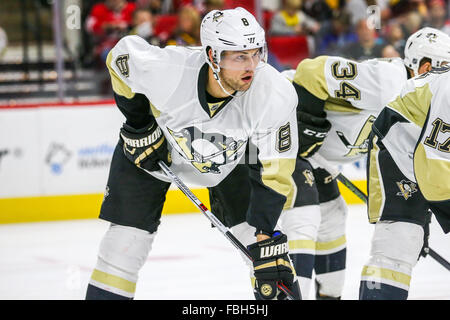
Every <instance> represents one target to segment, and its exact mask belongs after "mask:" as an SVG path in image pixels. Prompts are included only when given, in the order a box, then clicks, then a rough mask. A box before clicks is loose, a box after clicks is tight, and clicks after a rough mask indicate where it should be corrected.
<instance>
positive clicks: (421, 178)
mask: <svg viewBox="0 0 450 320" xmlns="http://www.w3.org/2000/svg"><path fill="white" fill-rule="evenodd" d="M448 172H450V162H449V161H446V160H439V159H429V158H427V154H426V152H425V147H424V146H423V144H422V143H419V145H418V146H417V149H416V151H415V152H414V173H415V175H416V179H417V183H418V184H419V187H420V191H421V192H422V194H423V195H424V197H425V199H427V200H429V201H446V200H449V199H450V179H449V178H448V174H446V173H448Z"/></svg>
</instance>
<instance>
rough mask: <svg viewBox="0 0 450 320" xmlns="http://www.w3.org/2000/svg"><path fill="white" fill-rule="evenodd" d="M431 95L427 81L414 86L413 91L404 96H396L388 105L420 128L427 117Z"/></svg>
mask: <svg viewBox="0 0 450 320" xmlns="http://www.w3.org/2000/svg"><path fill="white" fill-rule="evenodd" d="M432 96H433V94H432V93H431V91H430V87H429V84H428V83H427V84H425V85H424V86H422V87H416V88H415V90H414V91H412V92H409V93H407V94H405V95H404V96H398V97H397V99H395V100H394V101H392V102H391V103H389V104H388V106H389V107H391V108H392V109H394V110H395V111H397V112H398V113H400V114H401V115H402V116H403V117H405V118H406V119H408V120H409V121H411V122H413V123H415V124H416V125H418V126H419V127H421V128H422V127H423V125H424V124H425V120H426V118H427V114H428V109H429V108H430V103H431V98H432Z"/></svg>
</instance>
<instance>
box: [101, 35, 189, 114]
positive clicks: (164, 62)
mask: <svg viewBox="0 0 450 320" xmlns="http://www.w3.org/2000/svg"><path fill="white" fill-rule="evenodd" d="M184 50H185V49H184V48H179V47H175V46H169V47H166V48H160V47H157V46H153V45H150V44H149V43H147V42H146V41H145V40H144V39H142V38H141V37H139V36H135V35H133V36H126V37H124V38H122V39H121V40H120V41H119V42H118V43H117V44H116V45H115V46H114V48H112V49H111V51H110V52H109V54H108V57H107V60H106V65H107V67H108V70H109V73H110V75H111V83H112V87H113V90H114V92H115V93H117V94H119V95H121V96H124V97H126V98H131V97H133V95H134V94H136V93H142V94H145V95H146V96H147V98H148V99H149V100H150V101H151V102H152V104H154V105H157V106H159V107H162V106H164V105H165V104H166V102H167V101H168V99H169V98H170V97H171V96H172V95H173V92H174V91H175V90H176V88H177V84H178V83H179V81H180V79H181V77H182V74H183V68H182V67H181V66H184V65H185V59H186V55H185V54H184V53H185V52H184Z"/></svg>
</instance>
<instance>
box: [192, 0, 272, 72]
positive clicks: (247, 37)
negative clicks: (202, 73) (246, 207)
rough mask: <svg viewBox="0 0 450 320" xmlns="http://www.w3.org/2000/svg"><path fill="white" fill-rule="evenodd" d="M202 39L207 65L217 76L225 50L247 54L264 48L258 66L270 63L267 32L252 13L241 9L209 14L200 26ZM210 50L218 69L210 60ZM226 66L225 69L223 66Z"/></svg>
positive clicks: (216, 11)
mask: <svg viewBox="0 0 450 320" xmlns="http://www.w3.org/2000/svg"><path fill="white" fill-rule="evenodd" d="M200 40H201V43H202V50H203V53H204V55H205V58H206V62H207V63H208V64H209V65H210V66H211V68H212V70H213V71H214V73H215V74H216V73H218V72H219V71H220V66H221V59H222V53H223V52H224V51H245V50H252V49H257V48H260V49H261V50H260V52H259V54H258V57H259V58H260V59H259V60H258V66H260V65H262V64H264V63H265V62H266V61H267V45H266V39H265V32H264V29H263V28H262V27H261V26H260V25H259V23H258V21H256V19H255V17H254V16H253V15H252V14H251V13H250V12H248V11H247V10H245V9H244V8H241V7H238V8H235V9H228V10H212V11H210V12H208V14H207V15H206V16H205V17H204V18H203V20H202V23H201V26H200ZM209 48H211V50H212V56H213V61H214V64H215V65H216V67H215V66H213V64H212V63H211V61H210V59H209V57H208V49H209ZM260 62H262V64H261V63H260ZM222 67H224V66H223V64H222ZM216 76H217V75H216Z"/></svg>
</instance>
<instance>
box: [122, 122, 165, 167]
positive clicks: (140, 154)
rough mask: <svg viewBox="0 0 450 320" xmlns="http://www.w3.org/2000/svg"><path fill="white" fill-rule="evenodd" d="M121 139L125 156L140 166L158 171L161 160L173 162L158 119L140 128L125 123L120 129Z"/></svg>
mask: <svg viewBox="0 0 450 320" xmlns="http://www.w3.org/2000/svg"><path fill="white" fill-rule="evenodd" d="M120 139H121V140H122V142H123V152H124V153H125V156H126V157H127V158H128V160H130V161H131V162H133V163H134V164H135V165H136V166H138V167H141V168H144V169H147V170H149V171H157V170H159V169H160V167H159V165H158V161H159V160H162V161H164V162H165V163H166V164H167V165H170V164H171V162H172V160H171V157H170V153H169V150H168V149H167V140H166V137H165V136H164V133H163V132H162V130H161V128H160V127H159V126H158V124H157V123H156V121H153V122H152V123H150V124H149V125H147V126H146V127H145V128H142V129H139V130H136V129H134V128H133V127H131V126H129V125H127V124H126V123H124V124H123V126H122V128H121V129H120Z"/></svg>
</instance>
